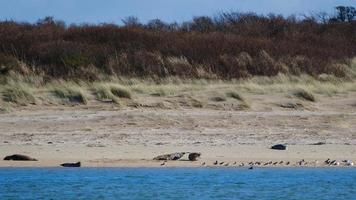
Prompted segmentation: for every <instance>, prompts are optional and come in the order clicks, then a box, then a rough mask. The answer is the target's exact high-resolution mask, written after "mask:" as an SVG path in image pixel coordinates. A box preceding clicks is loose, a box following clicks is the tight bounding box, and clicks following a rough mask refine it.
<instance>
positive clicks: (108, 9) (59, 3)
mask: <svg viewBox="0 0 356 200" xmlns="http://www.w3.org/2000/svg"><path fill="white" fill-rule="evenodd" d="M337 5H349V6H355V7H356V0H0V19H1V20H4V19H14V20H18V21H28V22H35V21H37V19H39V18H43V17H44V16H54V17H55V18H56V19H61V20H64V21H65V22H67V23H73V22H75V23H81V22H89V23H100V22H108V23H111V22H113V23H120V22H121V19H123V18H125V17H127V16H132V15H134V16H137V17H138V18H139V19H140V20H141V21H142V22H146V21H147V20H149V19H154V18H160V19H162V20H164V21H167V22H173V21H178V22H181V21H183V20H190V19H191V18H192V17H193V16H200V15H210V16H211V15H214V14H217V13H218V12H220V11H231V10H233V11H243V12H247V11H253V12H257V13H260V14H267V13H271V12H273V13H278V14H283V15H290V14H296V15H299V14H303V13H304V14H311V13H315V12H320V11H325V12H328V13H333V8H334V7H335V6H337Z"/></svg>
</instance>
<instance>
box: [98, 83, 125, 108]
mask: <svg viewBox="0 0 356 200" xmlns="http://www.w3.org/2000/svg"><path fill="white" fill-rule="evenodd" d="M93 89H94V93H95V96H96V98H97V99H98V100H100V101H112V102H114V103H116V104H120V98H127V99H132V93H131V91H130V89H127V88H126V87H123V86H119V85H113V84H94V86H93Z"/></svg>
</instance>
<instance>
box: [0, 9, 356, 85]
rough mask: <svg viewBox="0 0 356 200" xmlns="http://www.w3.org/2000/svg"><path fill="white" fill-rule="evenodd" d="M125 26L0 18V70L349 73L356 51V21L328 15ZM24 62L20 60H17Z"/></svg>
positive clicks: (90, 74) (51, 73)
mask: <svg viewBox="0 0 356 200" xmlns="http://www.w3.org/2000/svg"><path fill="white" fill-rule="evenodd" d="M124 23H125V25H122V26H119V25H115V24H100V25H90V24H84V25H70V26H66V25H65V24H64V23H63V22H61V21H55V20H53V18H50V17H47V18H45V19H42V20H39V21H38V22H37V23H35V24H29V23H20V22H15V21H2V22H0V73H1V74H6V73H9V71H18V72H21V73H25V74H26V73H30V72H31V73H41V74H44V75H46V76H48V77H55V78H80V79H88V80H92V79H96V78H97V77H98V74H110V75H118V76H150V77H165V76H171V75H174V76H180V77H186V78H198V77H203V78H209V77H217V78H226V79H229V78H241V77H248V76H251V75H267V76H273V75H276V74H278V73H280V72H282V73H291V74H300V73H307V74H311V75H318V74H321V73H328V74H334V75H337V76H344V75H345V70H344V69H343V67H342V65H339V64H336V63H346V62H347V60H348V59H349V58H352V57H354V56H356V21H354V20H349V21H346V20H344V21H340V20H335V18H330V19H328V20H325V16H321V15H320V16H319V18H315V17H304V18H303V19H297V18H296V17H293V16H292V17H288V18H285V17H282V16H280V15H268V16H261V15H256V14H253V13H247V14H246V13H245V14H243V13H222V14H220V15H219V16H216V17H214V18H210V17H195V18H194V19H193V20H192V21H190V22H184V23H181V24H177V23H172V24H167V23H164V22H162V21H161V20H158V19H157V20H151V21H150V22H148V23H147V24H140V23H139V22H138V20H137V19H136V18H134V17H130V18H127V19H126V20H124ZM18 60H20V61H21V62H22V63H25V64H20V63H19V62H18Z"/></svg>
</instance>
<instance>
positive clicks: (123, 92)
mask: <svg viewBox="0 0 356 200" xmlns="http://www.w3.org/2000/svg"><path fill="white" fill-rule="evenodd" d="M110 91H111V93H112V94H113V95H115V96H116V97H120V98H127V99H131V98H132V94H131V91H130V90H129V89H127V88H124V87H122V86H117V85H111V86H110Z"/></svg>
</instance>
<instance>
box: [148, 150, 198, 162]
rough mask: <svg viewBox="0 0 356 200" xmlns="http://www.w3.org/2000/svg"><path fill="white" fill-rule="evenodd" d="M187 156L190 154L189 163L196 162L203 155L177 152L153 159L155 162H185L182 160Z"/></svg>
mask: <svg viewBox="0 0 356 200" xmlns="http://www.w3.org/2000/svg"><path fill="white" fill-rule="evenodd" d="M186 154H188V160H189V161H196V160H197V158H199V157H200V156H201V153H190V152H177V153H171V154H165V155H160V156H157V157H155V158H153V160H184V159H182V158H183V156H184V155H186Z"/></svg>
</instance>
